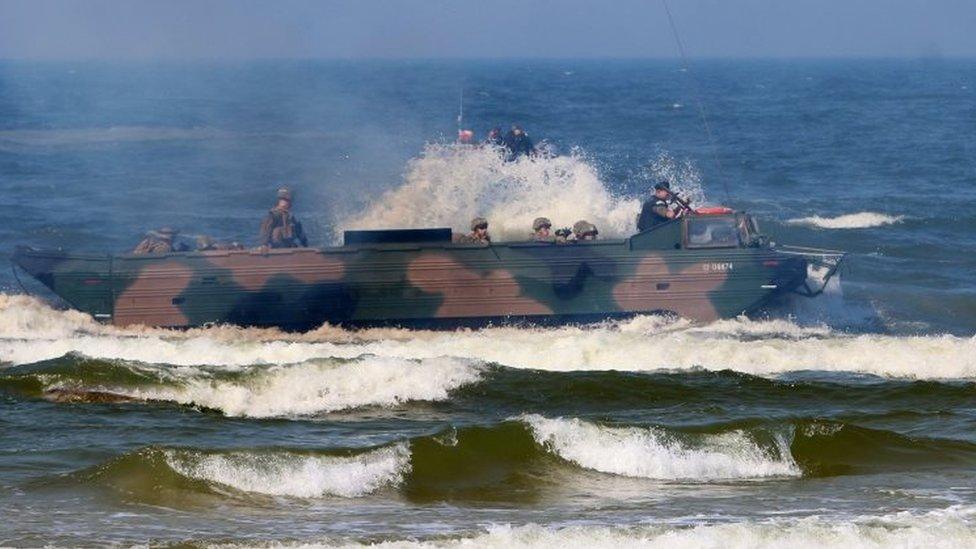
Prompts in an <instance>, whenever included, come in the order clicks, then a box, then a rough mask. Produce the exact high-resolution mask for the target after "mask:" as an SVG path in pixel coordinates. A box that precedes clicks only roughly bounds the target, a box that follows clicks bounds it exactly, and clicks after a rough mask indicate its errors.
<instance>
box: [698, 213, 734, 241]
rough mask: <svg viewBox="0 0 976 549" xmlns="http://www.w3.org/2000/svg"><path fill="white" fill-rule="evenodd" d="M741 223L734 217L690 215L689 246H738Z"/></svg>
mask: <svg viewBox="0 0 976 549" xmlns="http://www.w3.org/2000/svg"><path fill="white" fill-rule="evenodd" d="M739 235H740V232H739V223H738V221H737V220H736V218H734V217H707V216H702V217H689V218H688V247H689V248H733V247H738V246H739V244H740V240H739Z"/></svg>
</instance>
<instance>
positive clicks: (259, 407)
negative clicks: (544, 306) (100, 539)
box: [86, 357, 483, 417]
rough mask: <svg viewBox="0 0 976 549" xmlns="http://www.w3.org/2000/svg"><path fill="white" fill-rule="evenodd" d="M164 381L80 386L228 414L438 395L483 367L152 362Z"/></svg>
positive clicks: (456, 362) (443, 362)
mask: <svg viewBox="0 0 976 549" xmlns="http://www.w3.org/2000/svg"><path fill="white" fill-rule="evenodd" d="M157 370H158V372H157V373H158V374H159V375H160V377H161V378H162V379H166V380H167V381H169V383H165V384H160V385H157V386H149V387H145V386H139V387H111V386H107V387H105V386H99V387H86V389H91V390H99V391H105V392H111V393H113V394H120V395H125V396H129V397H133V398H138V399H144V400H164V401H171V402H178V403H181V404H188V405H196V406H204V407H207V408H212V409H215V410H220V411H221V412H223V413H224V414H227V415H230V416H247V417H272V416H293V415H307V414H315V413H322V412H334V411H337V410H345V409H350V408H358V407H361V406H393V405H397V404H402V403H404V402H407V401H417V400H427V401H431V400H445V399H447V398H448V394H449V392H450V391H452V390H454V389H456V388H458V387H461V386H463V385H467V384H470V383H475V382H477V381H478V380H479V379H480V378H481V373H482V371H483V368H481V367H480V366H479V365H477V364H473V363H471V362H470V361H467V360H462V359H450V358H436V359H425V360H407V359H399V358H389V357H361V358H358V359H355V360H349V361H336V360H329V359H320V360H313V361H309V362H304V363H300V364H290V365H281V366H251V367H246V368H243V369H242V370H241V371H240V372H239V373H238V375H234V376H233V377H231V378H228V377H226V376H220V375H219V373H221V372H214V371H213V370H212V369H200V368H194V367H181V368H173V367H165V366H164V367H157Z"/></svg>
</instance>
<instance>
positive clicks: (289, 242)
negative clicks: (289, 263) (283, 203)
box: [260, 188, 308, 248]
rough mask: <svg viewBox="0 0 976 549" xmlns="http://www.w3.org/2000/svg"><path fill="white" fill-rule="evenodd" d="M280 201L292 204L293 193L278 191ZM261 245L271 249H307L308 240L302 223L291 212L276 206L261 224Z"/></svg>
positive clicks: (284, 189)
mask: <svg viewBox="0 0 976 549" xmlns="http://www.w3.org/2000/svg"><path fill="white" fill-rule="evenodd" d="M278 199H279V200H287V201H288V202H289V203H291V191H290V190H288V189H286V188H281V189H278ZM260 239H261V241H260V245H262V246H268V247H271V248H299V247H301V248H305V247H307V246H308V239H307V238H306V237H305V230H304V229H302V224H301V222H299V221H298V219H296V218H295V216H294V215H292V213H291V211H290V210H288V209H286V208H282V207H280V206H275V207H274V208H271V209H270V210H269V211H268V215H267V217H265V218H264V221H263V222H262V223H261V237H260Z"/></svg>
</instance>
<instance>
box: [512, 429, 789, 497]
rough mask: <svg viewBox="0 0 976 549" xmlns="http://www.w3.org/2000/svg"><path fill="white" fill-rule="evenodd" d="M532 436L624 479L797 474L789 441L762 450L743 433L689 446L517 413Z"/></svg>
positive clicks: (654, 434)
mask: <svg viewBox="0 0 976 549" xmlns="http://www.w3.org/2000/svg"><path fill="white" fill-rule="evenodd" d="M520 419H521V421H523V422H525V423H526V424H527V425H528V426H529V427H530V428H531V429H532V433H533V436H534V437H535V439H536V441H537V442H538V443H539V444H542V445H543V446H545V447H546V448H547V449H549V450H550V451H551V452H553V453H555V454H556V455H558V456H559V457H561V458H563V459H565V460H567V461H570V462H573V463H575V464H577V465H579V466H581V467H585V468H587V469H592V470H594V471H600V472H602V473H611V474H615V475H623V476H628V477H640V478H650V479H657V480H693V481H706V480H718V479H743V478H765V477H798V476H800V474H801V471H800V468H799V466H798V465H797V464H796V462H794V461H793V457H792V455H791V454H790V450H789V443H788V441H787V440H786V439H785V438H777V448H776V449H775V450H773V449H764V448H762V447H760V446H759V444H757V443H756V441H754V440H753V439H752V438H750V437H749V435H748V434H746V433H744V432H739V431H736V432H731V433H725V434H721V435H702V436H700V437H698V440H696V441H695V443H694V445H692V444H690V443H689V442H687V441H680V440H678V439H676V438H675V437H674V436H672V435H671V434H669V433H667V432H665V431H663V430H660V429H655V428H638V427H606V426H600V425H596V424H593V423H589V422H586V421H582V420H580V419H576V418H571V419H563V418H556V419H550V418H545V417H542V416H539V415H526V416H522V417H521V418H520Z"/></svg>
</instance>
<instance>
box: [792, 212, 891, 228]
mask: <svg viewBox="0 0 976 549" xmlns="http://www.w3.org/2000/svg"><path fill="white" fill-rule="evenodd" d="M904 220H905V216H903V215H887V214H883V213H877V212H858V213H852V214H845V215H840V216H837V217H820V216H819V215H814V216H810V217H800V218H797V219H790V220H789V221H787V223H790V224H792V225H806V226H808V227H816V228H819V229H869V228H871V227H881V226H883V225H894V224H896V223H901V222H902V221H904Z"/></svg>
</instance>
